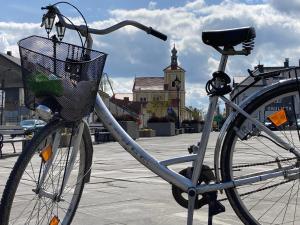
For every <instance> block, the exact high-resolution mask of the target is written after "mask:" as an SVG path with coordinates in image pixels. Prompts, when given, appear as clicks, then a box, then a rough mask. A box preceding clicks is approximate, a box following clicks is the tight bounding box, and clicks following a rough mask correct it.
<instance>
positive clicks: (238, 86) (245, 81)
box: [226, 59, 300, 122]
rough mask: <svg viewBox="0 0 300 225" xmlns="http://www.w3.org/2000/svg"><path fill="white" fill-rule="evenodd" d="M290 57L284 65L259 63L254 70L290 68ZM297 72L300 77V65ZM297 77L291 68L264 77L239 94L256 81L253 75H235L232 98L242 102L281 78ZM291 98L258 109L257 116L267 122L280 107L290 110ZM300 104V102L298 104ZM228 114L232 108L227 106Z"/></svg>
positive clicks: (237, 102)
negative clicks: (278, 73)
mask: <svg viewBox="0 0 300 225" xmlns="http://www.w3.org/2000/svg"><path fill="white" fill-rule="evenodd" d="M289 67H290V65H289V59H285V61H284V64H283V66H273V67H266V66H264V65H257V66H255V67H254V70H253V71H257V73H265V72H271V71H276V70H280V69H284V68H289ZM296 70H297V74H298V76H299V78H300V67H296ZM294 77H295V71H294V70H291V71H288V72H282V73H281V74H280V75H279V76H275V77H271V78H267V79H262V80H260V81H259V82H257V83H256V84H255V85H253V86H252V87H251V88H249V89H247V90H246V91H245V92H243V93H242V94H240V95H238V96H237V94H238V93H239V92H240V91H242V90H243V89H244V88H245V87H247V86H248V85H249V84H251V83H252V82H253V81H254V78H253V77H251V76H247V77H246V76H244V77H243V76H235V77H233V91H232V92H231V93H230V99H231V100H233V101H234V102H235V103H236V104H238V105H239V104H240V103H241V102H242V101H243V100H244V99H246V98H247V97H249V96H250V95H252V94H254V93H256V92H258V91H259V90H261V89H262V88H263V87H265V86H268V85H271V84H273V83H276V82H278V81H280V80H284V79H288V78H294ZM290 102H291V101H290V99H282V101H281V102H277V103H274V104H270V105H268V106H266V107H265V108H263V109H260V110H258V111H257V114H256V118H257V119H258V120H259V121H261V122H265V121H266V118H267V116H268V115H270V114H272V113H274V112H276V111H278V110H279V109H280V108H282V107H284V108H286V109H287V110H289V109H290V108H291V107H290V105H289V104H290ZM295 102H299V96H296V99H295ZM297 105H298V104H297ZM295 110H296V114H297V115H296V116H297V118H300V111H299V107H296V109H295ZM226 111H227V115H228V113H230V109H229V108H228V107H226Z"/></svg>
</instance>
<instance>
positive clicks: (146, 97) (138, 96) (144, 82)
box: [132, 46, 192, 121]
mask: <svg viewBox="0 0 300 225" xmlns="http://www.w3.org/2000/svg"><path fill="white" fill-rule="evenodd" d="M163 71H164V76H163V77H158V76H155V77H148V76H147V77H144V76H143V77H136V78H135V80H134V84H133V89H132V92H133V101H135V102H140V103H144V104H142V106H143V107H142V109H141V113H142V114H143V116H144V117H145V119H144V120H147V119H148V118H149V117H151V116H157V117H163V116H166V115H168V113H170V111H171V112H173V114H174V113H175V115H176V116H178V108H179V118H180V121H182V120H184V119H192V118H191V111H190V110H188V109H187V108H186V106H185V70H184V69H183V68H182V67H180V66H179V65H178V62H177V50H176V48H175V46H174V47H173V49H172V54H171V64H170V65H169V66H168V67H166V68H165V69H164V70H163ZM176 79H177V80H179V81H180V87H179V90H177V87H176V83H175V82H174V81H175V80H176ZM178 99H179V101H178ZM178 102H179V104H178ZM151 104H152V105H155V104H156V105H157V106H159V105H160V106H163V109H160V110H152V113H151V112H149V107H150V105H151ZM178 106H179V107H178ZM151 114H152V115H151Z"/></svg>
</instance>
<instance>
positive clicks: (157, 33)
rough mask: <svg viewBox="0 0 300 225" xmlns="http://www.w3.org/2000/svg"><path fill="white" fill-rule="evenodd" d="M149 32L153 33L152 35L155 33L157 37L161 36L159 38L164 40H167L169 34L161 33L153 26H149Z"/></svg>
mask: <svg viewBox="0 0 300 225" xmlns="http://www.w3.org/2000/svg"><path fill="white" fill-rule="evenodd" d="M147 33H148V34H151V35H153V36H155V37H157V38H159V39H161V40H163V41H166V40H167V39H168V36H167V35H165V34H163V33H160V32H159V31H157V30H154V29H153V28H152V27H149V29H148V32H147Z"/></svg>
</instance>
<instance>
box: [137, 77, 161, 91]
mask: <svg viewBox="0 0 300 225" xmlns="http://www.w3.org/2000/svg"><path fill="white" fill-rule="evenodd" d="M145 90H151V91H153V90H155V91H163V90H164V78H163V77H136V78H135V80H134V85H133V91H145Z"/></svg>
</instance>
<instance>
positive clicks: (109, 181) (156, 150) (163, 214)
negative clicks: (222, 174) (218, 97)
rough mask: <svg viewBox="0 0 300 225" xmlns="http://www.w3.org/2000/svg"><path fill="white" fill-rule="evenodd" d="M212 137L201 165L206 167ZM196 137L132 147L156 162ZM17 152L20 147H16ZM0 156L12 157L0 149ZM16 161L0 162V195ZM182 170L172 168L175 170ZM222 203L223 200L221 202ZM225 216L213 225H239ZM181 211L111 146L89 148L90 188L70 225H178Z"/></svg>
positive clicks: (199, 217) (182, 150)
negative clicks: (204, 160) (1, 152)
mask: <svg viewBox="0 0 300 225" xmlns="http://www.w3.org/2000/svg"><path fill="white" fill-rule="evenodd" d="M217 134H218V133H215V132H213V133H212V136H211V138H210V141H209V145H208V150H207V158H206V164H209V165H212V159H213V157H212V156H213V150H214V143H215V141H216V138H217ZM199 138H200V136H199V134H182V135H178V136H173V137H155V138H140V139H138V141H137V142H138V143H139V144H140V145H141V146H143V147H144V148H145V149H146V150H147V151H148V152H149V153H151V154H153V156H155V157H156V158H157V159H158V160H163V159H167V158H169V157H173V156H180V155H185V154H187V147H188V146H189V145H191V144H195V143H197V142H198V140H199ZM17 147H18V148H19V149H20V146H17ZM3 152H4V153H10V152H12V149H11V146H9V145H7V146H6V145H5V146H4V149H3ZM15 161H16V157H7V158H5V159H0V177H1V179H0V194H2V191H3V188H4V187H3V186H4V184H5V181H6V179H7V177H8V175H9V172H10V170H11V167H12V166H13V164H14V162H15ZM186 166H187V165H180V166H179V165H177V166H174V167H172V168H174V169H176V170H179V169H180V168H184V167H186ZM221 197H224V196H221ZM225 206H226V212H225V213H222V214H220V215H218V216H216V217H215V218H214V224H215V225H225V224H228V225H229V224H230V225H235V224H241V222H239V220H238V218H237V216H235V214H234V213H233V211H232V209H231V207H230V206H229V204H228V203H226V202H225ZM186 212H187V210H186V209H184V208H182V207H181V206H179V205H177V203H176V202H175V200H174V199H173V197H172V193H171V187H170V185H169V184H168V183H167V182H165V181H163V180H161V179H160V178H158V177H157V176H156V175H155V174H153V173H152V172H150V171H148V170H147V169H146V168H144V167H143V166H141V165H140V164H139V163H137V162H136V161H135V160H134V158H133V157H132V156H131V155H130V154H128V153H127V152H126V151H124V150H123V149H122V147H121V146H120V145H119V144H118V143H116V142H110V143H105V144H98V145H94V163H93V167H92V177H91V182H90V183H89V184H87V185H86V186H85V189H84V193H83V197H82V199H81V202H80V206H79V209H78V211H77V214H76V216H75V218H74V221H73V223H72V224H74V225H82V224H85V225H89V224H99V225H123V224H126V225H127V224H128V225H135V224H136V225H141V224H144V225H159V224H161V225H183V224H186ZM194 224H195V225H200V224H207V208H206V207H204V208H202V209H201V210H199V211H196V213H195V219H194Z"/></svg>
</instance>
